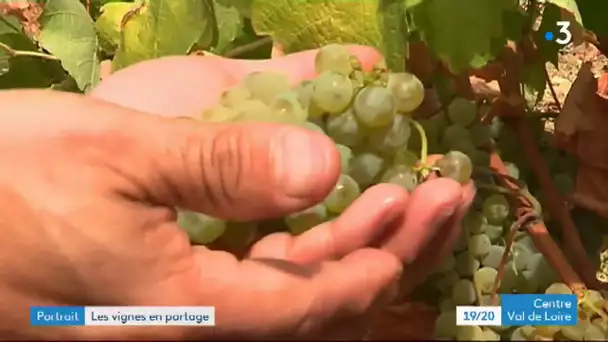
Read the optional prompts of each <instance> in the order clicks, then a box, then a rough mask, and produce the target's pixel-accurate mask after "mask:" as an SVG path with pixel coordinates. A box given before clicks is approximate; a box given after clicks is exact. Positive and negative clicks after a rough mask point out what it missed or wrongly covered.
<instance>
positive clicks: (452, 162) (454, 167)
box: [435, 151, 473, 184]
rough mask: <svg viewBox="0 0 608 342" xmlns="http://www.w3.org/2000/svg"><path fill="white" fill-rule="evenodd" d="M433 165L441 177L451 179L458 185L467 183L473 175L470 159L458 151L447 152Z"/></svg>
mask: <svg viewBox="0 0 608 342" xmlns="http://www.w3.org/2000/svg"><path fill="white" fill-rule="evenodd" d="M435 165H436V166H437V167H439V169H440V171H441V175H442V176H443V177H449V178H452V179H454V180H455V181H457V182H458V183H460V184H466V183H468V182H469V180H471V175H472V174H473V164H472V163H471V159H469V157H468V156H467V155H466V154H464V153H462V152H459V151H450V152H448V153H447V154H446V155H444V156H443V158H441V159H439V160H438V161H437V163H436V164H435Z"/></svg>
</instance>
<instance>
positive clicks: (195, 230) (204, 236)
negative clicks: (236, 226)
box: [177, 210, 226, 245]
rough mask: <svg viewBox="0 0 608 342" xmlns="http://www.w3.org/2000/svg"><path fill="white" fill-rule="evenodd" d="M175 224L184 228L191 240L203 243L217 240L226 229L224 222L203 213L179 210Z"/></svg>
mask: <svg viewBox="0 0 608 342" xmlns="http://www.w3.org/2000/svg"><path fill="white" fill-rule="evenodd" d="M177 225H178V226H179V227H181V228H182V229H184V230H185V231H186V233H187V234H188V238H189V239H190V241H191V242H193V243H195V244H199V245H205V244H208V243H211V242H213V241H215V240H217V239H218V238H219V237H220V236H222V234H224V232H225V231H226V222H225V221H223V220H220V219H216V218H213V217H211V216H207V215H204V214H199V213H195V212H191V211H181V210H180V211H179V212H178V214H177Z"/></svg>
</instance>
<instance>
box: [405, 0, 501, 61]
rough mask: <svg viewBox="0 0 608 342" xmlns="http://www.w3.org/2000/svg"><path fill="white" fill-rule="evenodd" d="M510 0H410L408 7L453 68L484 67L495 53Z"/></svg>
mask: <svg viewBox="0 0 608 342" xmlns="http://www.w3.org/2000/svg"><path fill="white" fill-rule="evenodd" d="M511 3H512V2H511V1H509V0H492V1H488V0H459V1H454V0H424V1H420V0H419V1H407V2H406V5H408V8H407V10H408V11H409V12H410V14H411V18H412V20H413V22H414V25H415V26H416V28H417V29H418V30H419V31H420V34H421V36H422V38H423V39H424V41H425V42H426V43H427V45H428V46H429V47H430V48H431V50H432V51H433V52H434V53H435V54H436V55H437V56H439V58H441V59H442V60H443V61H445V62H446V63H447V64H448V65H449V66H450V68H451V69H452V71H454V72H459V71H462V70H464V69H466V68H481V67H483V66H484V65H486V64H487V63H488V62H489V61H491V60H492V59H493V58H494V57H495V53H494V50H495V49H494V48H493V46H494V44H496V39H497V38H500V39H504V36H503V12H504V10H505V9H506V8H509V4H511Z"/></svg>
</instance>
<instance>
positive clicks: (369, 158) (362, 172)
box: [348, 152, 386, 188]
mask: <svg viewBox="0 0 608 342" xmlns="http://www.w3.org/2000/svg"><path fill="white" fill-rule="evenodd" d="M385 164H386V161H385V160H384V159H383V158H382V157H380V156H378V155H376V154H374V153H369V152H364V153H360V154H358V155H356V156H355V159H353V162H352V164H351V167H350V170H349V172H348V174H349V175H350V176H351V177H353V179H354V180H355V181H356V182H357V183H359V185H360V186H361V187H362V188H365V187H367V186H369V185H371V184H372V183H374V181H375V180H376V179H377V178H378V177H379V176H380V175H381V173H382V171H383V170H384V167H385Z"/></svg>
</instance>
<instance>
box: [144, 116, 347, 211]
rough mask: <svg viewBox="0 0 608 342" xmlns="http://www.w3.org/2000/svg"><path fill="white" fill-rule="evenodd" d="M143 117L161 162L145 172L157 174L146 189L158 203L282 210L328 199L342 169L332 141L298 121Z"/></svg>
mask: <svg viewBox="0 0 608 342" xmlns="http://www.w3.org/2000/svg"><path fill="white" fill-rule="evenodd" d="M142 120H146V121H147V122H150V124H149V126H150V130H149V131H148V132H146V130H141V129H140V130H138V132H140V134H139V136H138V139H140V143H141V146H145V148H146V149H147V154H146V157H145V158H147V159H148V165H154V167H152V168H151V169H148V170H145V171H147V172H148V173H151V174H156V177H152V178H150V179H149V181H148V182H147V183H146V184H145V186H144V188H146V192H147V193H148V195H150V194H151V195H152V196H153V199H154V201H155V202H157V203H159V204H163V205H167V206H175V207H182V208H185V209H190V210H195V211H198V212H203V213H206V214H209V215H213V216H216V217H221V218H224V219H234V220H252V219H261V218H268V217H273V216H281V215H285V214H287V213H290V212H294V211H297V210H301V209H305V208H307V207H310V206H311V205H313V204H314V203H317V202H319V201H321V200H322V199H323V198H324V197H325V196H326V195H327V194H328V193H329V192H330V191H331V188H332V187H333V185H334V184H335V183H336V181H337V178H338V175H339V172H340V165H339V155H338V152H337V150H336V149H335V147H334V145H333V143H332V141H331V140H330V139H329V138H328V137H326V136H325V135H323V134H320V133H317V132H312V131H309V130H306V129H302V128H299V127H295V126H283V125H277V124H261V123H260V124H245V123H243V124H203V123H199V122H196V121H193V120H192V121H191V120H176V119H162V118H158V117H150V116H146V117H145V118H142ZM139 127H141V125H140V126H139ZM150 137H155V138H154V139H151V138H150ZM153 141H154V144H151V142H153ZM138 172H140V173H141V172H142V171H141V170H139V171H138ZM139 195H140V196H142V195H143V194H139ZM141 198H143V197H141Z"/></svg>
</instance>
